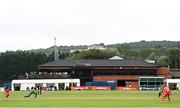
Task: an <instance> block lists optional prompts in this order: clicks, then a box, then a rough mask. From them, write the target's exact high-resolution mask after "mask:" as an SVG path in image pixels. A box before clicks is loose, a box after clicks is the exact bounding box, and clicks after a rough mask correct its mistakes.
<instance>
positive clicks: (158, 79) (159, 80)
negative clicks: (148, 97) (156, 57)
mask: <svg viewBox="0 0 180 108" xmlns="http://www.w3.org/2000/svg"><path fill="white" fill-rule="evenodd" d="M156 81H157V82H163V81H164V79H163V78H156Z"/></svg>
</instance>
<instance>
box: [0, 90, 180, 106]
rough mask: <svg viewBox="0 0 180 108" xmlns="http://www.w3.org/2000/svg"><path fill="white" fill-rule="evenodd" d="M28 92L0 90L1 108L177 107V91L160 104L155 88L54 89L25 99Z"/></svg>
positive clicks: (179, 97)
mask: <svg viewBox="0 0 180 108" xmlns="http://www.w3.org/2000/svg"><path fill="white" fill-rule="evenodd" d="M26 94H28V93H27V92H12V93H11V96H10V97H9V98H5V97H4V94H3V92H0V108H180V91H173V92H172V102H171V103H168V102H167V99H166V100H165V102H164V103H160V98H158V96H157V94H158V91H57V92H43V94H42V95H40V96H38V97H37V98H34V96H32V97H30V98H24V95H26Z"/></svg>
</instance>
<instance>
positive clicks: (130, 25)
mask: <svg viewBox="0 0 180 108" xmlns="http://www.w3.org/2000/svg"><path fill="white" fill-rule="evenodd" d="M179 5H180V0H0V51H6V50H13V51H15V50H18V49H21V50H28V49H38V48H48V47H51V46H53V44H54V41H53V37H56V38H57V45H58V46H59V45H90V44H95V43H96V44H97V43H105V44H106V45H107V44H115V43H124V42H135V41H141V40H147V41H150V40H172V41H179V40H180V6H179Z"/></svg>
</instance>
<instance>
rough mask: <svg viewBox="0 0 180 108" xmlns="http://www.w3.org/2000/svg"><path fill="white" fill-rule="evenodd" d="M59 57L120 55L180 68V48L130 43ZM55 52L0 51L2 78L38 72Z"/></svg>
mask: <svg viewBox="0 0 180 108" xmlns="http://www.w3.org/2000/svg"><path fill="white" fill-rule="evenodd" d="M58 54H59V59H108V58H110V57H112V56H115V55H118V56H120V57H122V58H124V59H140V60H154V61H155V62H156V63H157V64H159V65H162V66H170V68H180V48H141V49H134V48H132V47H131V46H130V45H129V44H121V45H119V46H118V47H116V48H110V49H107V50H95V49H92V50H87V51H75V52H73V53H67V52H62V51H59V52H58ZM53 59H54V53H53V52H51V53H49V54H46V53H42V52H38V53H37V52H36V53H34V52H31V51H14V52H13V51H7V52H4V53H0V80H1V81H2V80H11V79H15V78H17V76H18V75H25V73H28V74H29V73H31V72H37V71H38V70H37V65H40V64H43V63H46V62H49V61H53Z"/></svg>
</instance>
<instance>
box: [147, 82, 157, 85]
mask: <svg viewBox="0 0 180 108" xmlns="http://www.w3.org/2000/svg"><path fill="white" fill-rule="evenodd" d="M148 85H156V83H155V82H148Z"/></svg>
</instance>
